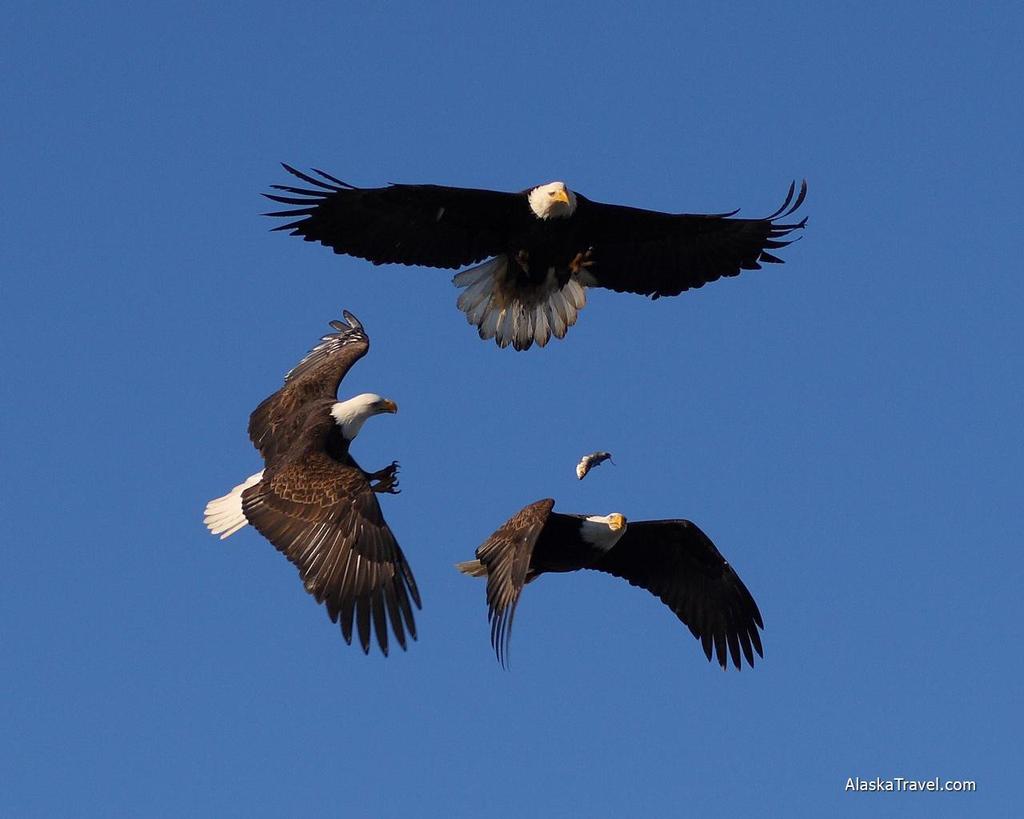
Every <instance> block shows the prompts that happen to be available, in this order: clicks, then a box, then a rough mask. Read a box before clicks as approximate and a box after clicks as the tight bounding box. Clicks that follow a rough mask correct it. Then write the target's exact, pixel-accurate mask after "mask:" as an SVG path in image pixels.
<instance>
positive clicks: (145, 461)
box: [0, 2, 1024, 817]
mask: <svg viewBox="0 0 1024 819" xmlns="http://www.w3.org/2000/svg"><path fill="white" fill-rule="evenodd" d="M348 5H351V4H311V5H309V6H306V7H305V8H297V6H296V4H282V3H262V2H258V3H253V2H246V3H236V2H224V3H218V4H216V6H215V7H212V6H210V5H209V4H202V5H198V4H197V5H195V6H193V7H191V8H189V7H183V6H178V5H173V4H170V5H168V6H166V7H160V6H155V5H153V6H151V5H148V4H137V3H133V4H114V3H108V4H102V6H103V10H102V11H95V10H92V9H91V8H88V9H87V8H86V7H84V6H78V7H76V6H73V5H71V4H17V5H16V6H14V7H11V8H10V9H9V10H8V11H7V12H6V14H5V20H4V27H3V31H2V32H0V69H2V70H0V91H2V100H0V101H2V110H3V112H4V115H3V120H4V121H3V124H2V125H0V131H2V134H3V145H4V161H3V164H4V172H3V200H4V207H3V218H2V220H0V244H2V253H0V258H2V268H3V271H2V272H3V307H4V309H3V314H4V321H3V322H2V327H0V333H2V336H3V350H4V360H5V366H4V376H3V379H2V384H3V391H4V412H3V414H2V425H3V464H4V473H5V476H6V478H5V491H4V493H3V496H4V497H3V504H2V507H3V511H2V514H3V527H2V529H3V533H4V538H3V539H4V548H3V554H4V559H3V571H2V572H0V576H2V581H0V582H2V584H3V591H2V595H0V623H2V638H0V649H2V653H0V665H2V674H0V681H2V682H0V686H2V689H3V697H2V703H0V709H2V715H3V716H2V722H3V725H2V735H3V744H2V746H0V780H2V781H3V783H4V784H3V785H2V787H0V812H2V813H4V814H5V815H10V816H52V815H61V814H63V815H75V816H112V815H125V816H128V815H130V816H166V817H180V816H185V815H203V816H217V817H225V816H239V817H242V816H245V817H248V816H284V815H298V814H300V813H316V814H321V815H335V816H346V817H349V816H353V817H354V816H382V817H397V816H439V817H441V816H443V817H477V816H484V815H486V816H493V817H523V816H533V815H537V816H566V817H568V816H594V817H605V816H629V815H641V814H645V815H651V816H683V815H704V816H718V815H759V814H760V815H764V814H773V815H787V816H821V815H823V814H826V813H827V814H828V815H836V816H886V815H893V816H896V815H899V816H925V815H927V816H933V817H934V816H940V817H941V816H963V815H975V816H982V815H990V816H994V815H1009V814H1010V813H1012V812H1014V811H1015V810H1019V805H1020V792H1019V777H1020V761H1021V756H1020V733H1021V705H1020V695H1021V684H1020V680H1021V678H1022V675H1024V661H1022V659H1021V652H1020V646H1021V645H1022V634H1021V632H1022V628H1021V623H1020V614H1019V599H1020V595H1021V589H1022V572H1021V531H1022V529H1024V514H1022V509H1024V503H1022V497H1021V491H1020V481H1021V474H1022V468H1024V463H1022V460H1024V459H1022V451H1024V446H1022V445H1024V433H1022V423H1021V418H1022V404H1024V402H1022V387H1024V373H1022V370H1024V365H1022V329H1021V328H1022V324H1021V313H1022V309H1024V276H1022V266H1021V253H1020V242H1021V237H1022V235H1024V223H1022V217H1021V212H1022V205H1021V188H1022V185H1021V183H1022V181H1024V180H1022V173H1021V167H1022V164H1021V134H1022V132H1024V118H1022V108H1021V77H1022V76H1024V58H1022V54H1024V50H1022V49H1021V48H1020V44H1021V42H1022V32H1024V21H1022V16H1021V15H1022V12H1021V10H1020V6H1019V4H1011V3H1004V4H998V3H994V4H985V5H984V6H977V7H974V8H971V9H968V7H967V4H938V3H934V4H933V3H927V4H925V3H905V4H900V3H897V4H892V3H886V4H877V5H876V4H868V5H864V4H844V5H842V6H841V7H840V6H839V5H838V4H817V3H806V4H794V3H781V4H765V5H763V6H759V7H754V6H750V5H744V6H735V7H729V6H725V5H723V4H710V5H709V4H707V3H700V4H676V3H664V4H654V5H650V6H648V7H646V8H645V9H644V10H640V9H634V8H633V7H630V8H629V9H622V8H612V7H611V6H610V4H609V6H608V7H604V8H601V7H600V6H599V5H598V4H591V3H543V4H529V5H524V4H507V3H506V4H500V5H495V6H493V7H491V8H484V7H478V6H477V5H476V4H468V3H467V4H457V5H451V6H447V7H442V6H433V5H430V6H428V5H426V4H424V5H423V6H422V7H420V6H417V7H416V8H415V9H412V8H411V7H403V6H402V5H401V4H387V8H386V10H378V11H358V12H354V11H347V10H341V7H342V6H348ZM826 5H827V6H828V7H827V8H826V7H825V6H826ZM961 7H962V8H961ZM282 160H283V161H287V162H290V163H293V164H296V165H299V166H302V167H309V166H317V167H322V168H324V169H326V170H328V171H330V172H332V173H334V174H335V175H337V176H339V177H341V178H343V179H346V180H349V181H351V182H354V183H357V184H365V185H377V184H382V183H385V182H388V181H408V182H412V181H419V182H439V183H446V184H456V185H469V186H478V187H493V188H502V189H507V190H518V189H522V188H524V187H527V186H529V185H532V184H536V183H540V182H544V181H548V180H550V179H553V178H559V179H564V180H566V181H567V182H568V183H569V185H570V186H571V187H573V188H575V189H576V190H579V191H581V192H583V193H585V194H586V195H588V196H590V197H591V198H596V199H601V200H604V201H613V202H622V203H627V204H633V205H639V206H646V207H652V208H659V209H665V210H688V211H722V210H729V209H732V208H735V207H742V208H743V209H744V213H746V214H750V215H755V216H756V215H762V214H765V213H767V212H770V211H772V210H774V209H775V207H776V206H777V205H778V204H779V203H780V202H781V199H782V197H783V195H784V194H785V190H786V187H787V186H788V184H789V182H790V180H791V179H794V178H796V179H799V178H801V177H806V178H807V179H808V181H809V183H810V194H809V197H808V200H807V204H806V207H805V212H806V213H807V214H808V215H809V217H810V221H809V226H808V229H807V231H806V235H805V237H804V238H803V240H802V241H800V242H798V243H797V244H795V245H793V246H792V247H790V248H787V249H786V250H785V251H784V254H783V255H784V256H785V258H786V260H787V263H786V265H784V266H783V267H771V268H768V269H765V270H764V271H761V272H748V273H745V274H744V275H743V276H742V277H740V278H738V279H732V280H728V281H724V282H718V283H715V284H713V285H711V286H708V287H706V288H704V289H703V290H700V291H697V292H693V293H689V294H685V295H683V296H681V297H679V298H674V299H662V300H659V301H658V302H654V303H652V302H650V301H648V300H646V299H644V298H642V297H639V296H629V295H618V294H613V293H609V292H603V291H591V294H590V301H589V304H588V305H587V307H586V309H585V310H584V311H583V313H582V316H581V318H580V322H579V323H578V324H577V325H576V327H575V328H573V329H572V330H571V332H570V333H569V335H568V337H567V338H566V339H565V340H564V341H562V342H556V343H553V344H551V345H549V346H548V347H547V348H546V349H543V350H536V349H535V350H531V351H529V352H528V353H515V352H513V351H511V350H499V349H498V348H497V347H495V346H494V345H493V344H492V343H483V342H481V341H479V340H478V339H477V338H476V335H475V333H474V331H473V330H472V328H470V327H469V326H468V325H467V324H466V323H465V320H464V317H463V316H462V315H461V314H460V313H459V312H458V311H457V310H456V308H455V299H456V296H457V291H456V290H455V289H454V288H453V287H452V286H451V284H450V283H449V279H450V274H448V273H445V272H438V271H429V270H419V269H411V268H373V267H371V266H369V265H367V264H365V263H363V262H360V261H358V260H354V259H348V258H343V257H335V256H333V255H332V254H331V253H330V252H329V251H327V250H325V249H323V248H321V247H318V246H312V245H306V244H303V243H302V242H300V241H298V240H296V239H292V238H288V237H285V236H282V235H280V234H271V233H270V232H268V228H270V227H271V226H272V224H271V222H270V220H267V219H264V218H261V217H260V216H259V215H258V214H259V213H260V212H261V211H263V210H266V209H267V204H268V203H266V202H265V201H263V200H261V198H260V197H259V195H258V194H259V193H260V192H261V191H264V190H266V189H267V186H268V185H269V184H271V183H274V182H281V181H284V179H285V177H284V175H283V172H282V171H281V170H280V168H279V167H278V165H277V163H278V162H279V161H282ZM342 308H347V309H349V310H351V311H353V312H354V313H355V314H356V315H357V316H359V318H360V319H362V321H363V322H364V323H365V325H366V327H367V329H368V331H369V333H370V335H371V337H372V343H373V347H372V350H371V353H370V355H369V356H368V357H367V358H366V359H364V360H363V361H362V362H361V363H360V364H359V365H358V367H357V368H356V369H355V370H354V371H353V373H352V374H351V377H350V379H349V380H347V381H346V383H345V393H346V394H354V393H356V392H362V391H366V390H372V391H375V392H380V393H382V394H384V395H387V396H390V397H392V398H394V399H395V400H397V401H398V403H399V404H400V405H401V413H400V414H399V415H397V416H393V417H392V416H386V417H382V418H378V419H374V420H373V421H371V422H370V424H369V425H368V426H367V427H366V429H365V431H364V433H363V435H362V436H361V437H360V439H359V441H358V442H357V445H356V448H355V450H356V456H357V457H358V458H359V459H360V461H361V462H362V463H363V464H364V465H366V466H368V467H372V468H377V467H378V466H382V465H384V464H385V463H387V462H389V461H391V460H392V459H398V460H400V461H401V463H402V467H403V471H402V487H403V490H404V491H403V493H402V494H401V495H399V496H397V497H386V498H384V499H383V506H384V511H385V514H386V516H387V518H388V520H389V522H390V523H391V525H392V527H393V529H394V531H395V532H396V534H397V536H398V538H399V540H400V542H401V543H402V545H403V547H404V548H405V551H406V553H407V555H408V557H409V560H410V562H411V564H412V566H413V569H414V571H415V573H416V577H417V579H418V581H419V584H420V588H421V590H422V592H423V598H424V608H423V611H422V613H421V614H420V615H419V617H418V623H419V627H420V641H419V642H418V643H416V644H414V645H413V646H412V647H411V648H410V650H409V651H408V652H407V653H404V654H403V653H401V652H398V653H397V654H393V655H392V656H391V657H390V658H387V659H383V658H381V657H380V655H379V654H373V655H371V656H369V657H365V656H363V655H362V653H361V652H360V651H358V650H357V649H356V648H352V647H348V646H346V645H345V644H344V642H343V641H342V639H341V636H340V634H339V633H338V631H337V629H336V627H334V626H332V625H331V624H330V622H329V621H328V620H327V617H326V616H325V614H324V613H323V611H321V610H319V608H318V607H317V606H316V605H315V604H314V603H313V602H312V601H311V600H310V599H309V598H308V596H307V595H306V594H305V592H304V591H303V589H302V587H301V584H300V583H299V582H298V580H297V577H296V574H295V572H294V570H293V569H292V568H291V567H290V566H289V565H288V564H287V563H286V562H285V561H284V560H283V558H282V557H281V556H280V555H279V554H278V553H277V552H276V551H275V550H274V549H273V548H272V547H271V546H270V545H269V544H268V543H267V542H266V541H264V540H263V539H262V538H260V537H259V536H258V535H256V534H255V533H254V532H252V531H251V530H248V531H246V532H244V533H243V534H241V535H237V536H235V537H234V538H232V539H231V540H229V541H225V542H220V541H217V540H215V539H214V538H211V537H210V536H209V535H208V534H207V533H206V531H205V529H204V528H203V525H202V508H203V504H204V503H205V502H206V500H207V499H208V498H210V497H212V496H214V495H218V494H220V493H222V492H223V491H225V490H227V489H228V488H230V487H231V486H232V485H233V484H234V483H235V482H237V481H238V480H239V479H241V478H243V477H245V476H246V475H248V474H250V473H252V472H254V471H255V470H256V469H258V468H259V465H260V464H259V461H258V458H257V455H256V452H255V451H254V450H253V449H252V447H251V446H250V444H249V442H248V440H247V438H246V434H245V428H246V421H247V417H248V413H249V412H250V411H251V410H252V408H253V407H254V406H255V405H256V404H257V403H258V402H259V401H260V400H261V399H262V398H263V397H264V396H265V395H267V394H268V393H269V392H271V391H272V390H274V389H276V388H277V386H278V385H279V384H280V379H281V377H282V375H283V373H284V372H285V371H286V370H287V369H288V368H289V367H290V366H292V365H293V364H294V363H295V362H296V361H297V359H298V357H299V356H301V355H302V354H303V353H304V352H305V351H306V350H307V349H308V347H309V346H310V344H311V343H312V342H313V341H314V340H315V339H316V338H317V337H318V336H319V335H320V333H321V332H322V331H324V329H325V328H326V322H327V321H328V320H329V319H331V318H335V317H337V316H339V315H340V311H341V309H342ZM594 449H607V450H610V451H611V452H613V453H614V454H615V459H616V462H617V464H618V465H617V466H609V465H605V466H603V467H601V468H600V469H599V470H598V471H596V472H594V473H593V474H592V475H591V476H590V477H589V478H588V479H587V480H586V481H584V482H582V483H579V482H577V481H576V479H575V476H574V475H573V466H574V464H575V462H576V460H577V458H578V457H579V456H580V455H581V454H583V453H584V452H588V451H591V450H594ZM549 495H550V496H553V497H555V498H557V500H558V507H557V508H559V509H561V510H563V511H573V512H590V513H605V512H609V511H613V510H614V511H620V512H623V513H625V514H626V515H627V516H628V517H630V518H636V519H642V518H658V517H688V518H691V519H693V520H694V521H696V522H698V523H699V524H700V526H701V527H702V528H704V529H705V530H706V531H707V532H708V533H709V534H710V535H711V537H712V538H713V539H714V540H715V541H716V543H717V544H718V545H719V547H720V548H721V550H722V551H723V552H724V554H725V555H726V556H727V557H728V558H729V560H730V561H731V562H732V563H733V565H734V566H735V567H736V568H737V570H738V571H739V573H740V574H741V576H742V577H743V579H744V580H745V581H746V583H747V585H748V586H749V588H750V589H751V591H752V592H753V594H754V595H755V597H756V599H757V601H758V603H759V605H760V607H761V610H762V612H763V614H764V618H765V625H766V630H765V633H764V643H765V660H764V662H763V663H760V664H759V665H758V666H757V667H756V668H755V669H753V670H750V669H745V670H744V671H743V672H742V673H735V672H729V673H722V672H721V671H720V670H719V669H718V667H717V666H712V665H709V664H708V663H707V662H706V661H705V660H704V657H703V654H702V652H701V651H700V648H699V646H698V644H697V643H696V642H695V641H694V640H693V639H692V638H691V637H690V636H689V634H688V633H687V632H686V631H685V629H683V628H682V627H681V626H680V624H679V623H678V622H677V621H676V620H675V618H674V617H673V616H672V615H671V613H670V612H669V611H668V610H667V609H666V608H664V607H663V606H662V605H661V604H660V603H658V601H656V600H655V599H654V598H652V597H650V596H648V595H646V594H644V593H641V592H639V591H637V590H636V589H632V588H630V587H628V586H627V585H626V584H625V583H623V582H621V581H617V580H615V579H613V578H610V577H604V576H599V575H596V574H592V573H585V574H577V575H568V576H554V577H549V578H545V579H543V580H542V581H540V582H538V583H536V584H534V585H532V586H531V587H530V588H529V589H528V590H527V592H526V594H525V595H524V598H523V602H522V605H521V607H520V609H519V613H518V616H517V618H516V624H515V634H514V637H513V641H512V658H513V665H512V670H511V671H510V672H508V673H506V672H503V671H502V670H501V669H500V668H499V666H498V664H497V662H496V661H495V659H494V655H493V653H492V651H491V649H490V646H489V644H488V639H487V627H486V620H485V606H484V598H483V586H482V584H481V583H480V582H478V581H472V580H470V579H468V578H465V577H462V576H460V575H458V574H457V573H456V572H455V571H454V569H453V568H452V564H453V563H454V562H456V561H457V560H462V559H466V558H468V557H470V556H472V554H473V550H474V548H475V547H476V546H477V545H478V544H479V543H480V542H481V541H482V540H483V539H484V538H485V537H486V536H487V535H488V534H489V533H490V532H491V531H492V530H493V529H494V528H495V527H496V526H497V525H498V524H500V523H501V522H502V521H504V520H505V519H506V518H507V517H508V516H509V515H510V514H511V513H512V512H514V511H516V510H517V509H519V508H520V507H521V506H523V505H524V504H526V503H528V502H531V501H534V500H536V499H538V498H542V497H545V496H549ZM851 776H854V777H855V776H860V777H863V778H866V779H873V778H874V777H876V776H880V777H883V778H888V777H896V776H903V777H908V778H925V777H934V776H939V777H942V778H944V779H946V778H969V779H975V780H977V782H978V792H977V793H975V794H973V795H958V794H919V795H915V794H893V795H880V794H848V793H844V792H843V787H844V784H845V782H846V779H847V778H848V777H851Z"/></svg>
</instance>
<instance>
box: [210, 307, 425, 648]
mask: <svg viewBox="0 0 1024 819" xmlns="http://www.w3.org/2000/svg"><path fill="white" fill-rule="evenodd" d="M344 317H345V322H340V321H332V322H331V327H332V328H333V329H334V330H336V332H333V333H329V334H327V335H325V336H323V337H322V338H321V339H320V343H319V344H317V345H316V346H315V347H314V348H313V349H312V350H311V351H310V352H309V353H308V354H307V355H306V357H305V358H303V359H302V361H301V362H299V364H298V365H297V366H296V367H295V368H294V369H292V370H291V371H290V372H289V373H288V374H287V375H286V376H285V379H284V386H282V387H281V389H279V390H278V391H277V392H275V393H274V394H273V395H271V396H269V397H268V398H267V399H266V400H265V401H263V402H262V403H261V404H260V405H259V406H258V407H257V408H256V409H255V411H254V412H253V413H252V415H251V416H250V418H249V437H250V438H251V439H252V442H253V444H254V445H255V447H256V448H257V449H258V450H259V451H260V454H261V455H262V456H263V459H264V463H265V467H264V469H263V470H261V471H260V472H257V473H256V474H255V475H252V476H250V477H249V478H248V479H246V480H245V481H244V482H243V483H241V484H239V485H238V486H236V487H235V488H234V489H232V490H231V491H230V492H229V493H228V494H226V495H224V496H223V497H220V498H215V499H214V500H212V501H210V502H209V503H208V504H207V505H206V515H205V517H204V522H205V523H206V525H207V527H208V528H209V530H210V532H211V533H212V534H215V535H220V537H221V538H222V539H223V538H226V537H229V536H230V535H232V534H234V533H235V532H237V531H238V530H239V529H242V528H243V527H244V526H245V525H246V524H252V525H253V526H254V527H255V528H256V530H257V531H259V532H260V534H262V535H263V536H264V537H265V538H267V540H269V541H270V542H271V543H272V544H274V546H275V547H276V548H277V549H278V551H280V552H281V553H282V554H284V556H285V557H287V558H288V560H290V561H291V562H292V563H293V564H294V565H295V566H296V567H297V568H298V570H299V576H300V577H301V578H302V582H303V583H304V584H305V587H306V591H308V592H309V593H310V594H311V595H313V597H315V598H316V601H317V602H318V603H323V604H324V605H325V606H326V607H327V614H328V616H329V617H330V618H331V620H332V621H334V622H335V623H337V622H339V621H340V624H341V633H342V635H343V636H344V638H345V642H346V643H349V644H351V642H352V631H353V624H354V625H355V629H356V631H357V633H358V635H359V644H360V645H361V646H362V648H363V652H364V653H369V651H370V632H371V626H372V628H373V631H374V632H375V633H376V637H377V644H378V645H379V646H380V650H381V652H383V654H384V655H385V656H387V653H388V623H389V622H390V624H391V629H392V631H393V632H394V635H395V639H396V640H397V641H398V644H399V645H400V646H401V647H402V648H403V649H404V648H405V634H406V632H408V633H409V635H410V636H411V637H412V638H413V639H414V640H415V639H416V623H415V621H414V619H413V609H412V605H411V603H410V600H411V601H412V602H413V603H415V604H416V607H417V608H419V607H420V595H419V591H418V590H417V588H416V581H415V580H414V579H413V576H412V570H411V569H410V568H409V564H408V563H407V562H406V559H405V555H403V554H402V550H401V548H399V545H398V542H397V541H396V540H395V536H394V534H392V532H391V529H390V528H389V527H388V525H387V523H386V522H385V520H384V515H383V513H382V512H381V509H380V504H378V503H377V498H376V495H377V493H381V492H387V493H390V494H398V492H399V490H398V489H397V485H398V479H397V467H398V465H397V463H395V462H392V464H391V465H390V466H387V467H385V468H384V469H381V470H379V471H378V472H366V471H365V470H363V469H362V468H361V467H360V466H359V464H357V463H356V461H355V459H354V458H353V457H352V455H351V454H350V452H349V447H350V446H351V444H352V441H353V440H354V439H355V437H356V435H358V434H359V431H360V430H361V429H362V426H363V423H364V422H365V421H366V420H367V419H368V418H371V417H373V416H374V415H379V414H380V413H393V412H397V411H398V406H397V405H396V404H395V402H394V401H391V400H390V399H387V398H382V397H381V396H379V395H375V394H372V393H364V394H362V395H357V396H355V397H354V398H350V399H348V400H346V401H339V400H338V399H337V391H338V386H339V384H340V383H341V380H342V379H343V378H344V377H345V374H346V373H347V372H348V371H349V368H351V367H352V365H353V364H355V362H356V361H358V360H359V359H360V358H362V357H363V356H364V355H366V352H367V350H368V349H369V347H370V340H369V338H368V337H367V335H366V333H365V332H364V331H363V326H362V324H360V323H359V321H358V319H356V317H355V316H353V315H352V314H351V313H349V312H347V311H346V312H345V313H344Z"/></svg>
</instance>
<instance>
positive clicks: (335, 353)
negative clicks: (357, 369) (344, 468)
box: [249, 310, 370, 463]
mask: <svg viewBox="0 0 1024 819" xmlns="http://www.w3.org/2000/svg"><path fill="white" fill-rule="evenodd" d="M342 314H343V316H344V318H345V321H344V322H342V321H337V320H335V321H332V322H331V327H333V328H334V329H335V330H336V331H337V332H334V333H328V334H327V335H325V336H323V337H322V338H321V339H320V343H319V344H317V345H316V346H315V347H314V348H313V349H312V350H310V351H309V352H308V353H307V354H306V357H305V358H303V359H302V361H300V362H299V363H298V364H297V365H296V366H295V367H293V368H292V369H291V370H290V371H289V372H288V374H287V375H286V376H285V377H284V386H282V387H281V389H279V390H278V391H277V392H275V393H274V394H273V395H270V396H268V397H267V398H266V399H264V400H263V401H262V402H261V403H260V405H259V406H258V407H256V409H255V410H253V413H252V415H250V416H249V438H250V439H251V440H252V442H253V445H254V446H255V447H256V448H257V449H258V450H259V451H260V454H261V455H263V458H264V460H265V461H267V463H269V462H270V461H272V460H273V459H274V458H275V457H277V456H278V455H280V454H283V453H284V452H285V451H287V449H288V447H289V446H290V445H291V443H292V441H293V440H294V439H295V436H296V435H298V433H299V430H300V428H301V423H302V421H303V420H304V418H305V414H304V413H302V412H300V410H301V408H302V407H303V406H305V405H306V404H307V403H308V402H309V401H313V400H316V399H321V398H335V397H337V394H338V385H339V384H340V383H341V380H342V379H343V378H344V377H345V374H346V373H347V372H348V371H349V369H351V367H352V365H353V364H355V363H356V362H357V361H358V360H359V359H360V358H362V357H363V356H364V355H366V351H367V350H369V349H370V339H369V337H368V336H367V335H366V333H365V331H364V330H363V325H362V324H360V323H359V319H357V318H356V317H355V316H353V315H352V314H351V313H350V312H348V311H347V310H343V311H342Z"/></svg>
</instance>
